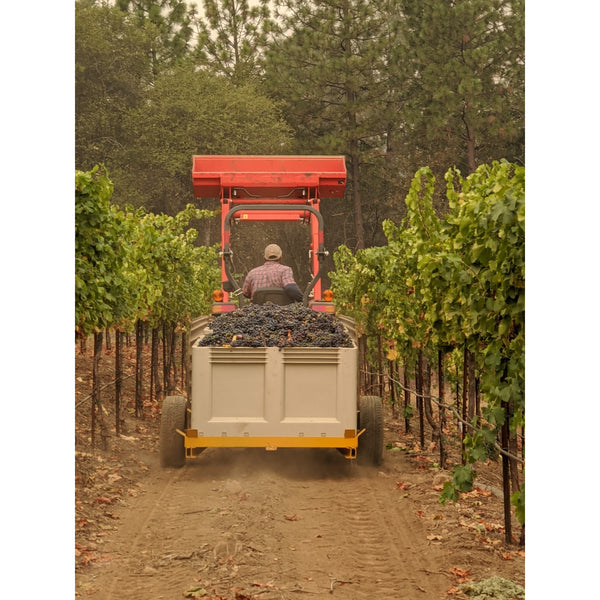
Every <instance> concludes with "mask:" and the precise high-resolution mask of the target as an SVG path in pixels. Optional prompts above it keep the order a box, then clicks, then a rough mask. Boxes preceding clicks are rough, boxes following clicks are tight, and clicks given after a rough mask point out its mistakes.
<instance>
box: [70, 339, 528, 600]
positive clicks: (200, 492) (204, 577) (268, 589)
mask: <svg viewBox="0 0 600 600" xmlns="http://www.w3.org/2000/svg"><path fill="white" fill-rule="evenodd" d="M88 346H89V345H88ZM126 354H127V367H126V369H125V376H126V377H127V379H125V382H124V396H125V399H124V405H125V406H124V407H122V428H121V433H120V435H119V436H117V435H116V434H115V427H114V420H115V419H114V411H113V406H112V405H113V397H114V387H113V386H111V385H110V382H111V381H112V379H114V375H113V373H114V368H113V362H114V361H113V357H112V353H111V352H110V351H105V352H104V355H103V357H102V359H101V361H100V368H101V373H102V383H103V384H108V385H107V386H106V387H105V389H104V390H103V391H102V402H103V405H104V407H105V408H104V410H103V418H104V421H105V424H106V433H107V434H108V437H107V438H106V442H107V447H106V448H104V447H103V443H102V438H101V436H100V435H99V425H98V424H97V425H96V430H97V431H96V434H97V435H96V437H97V438H100V439H97V440H95V444H92V443H91V437H90V433H91V419H90V416H91V415H90V412H91V406H90V401H89V399H88V396H89V394H90V393H91V367H92V358H91V348H88V351H87V352H84V353H82V352H80V349H79V347H78V348H77V349H76V352H75V355H76V356H75V359H76V369H75V371H76V445H75V450H76V452H75V473H76V477H75V520H76V522H75V533H76V540H75V541H76V547H75V594H76V597H78V598H91V599H94V600H121V599H127V600H138V599H139V600H157V599H166V600H171V599H173V600H175V599H179V598H185V597H188V598H203V599H205V600H209V599H211V600H217V599H218V600H276V599H277V600H282V599H287V600H291V599H297V598H316V599H319V598H329V597H333V598H337V599H338V600H353V599H356V600H358V599H363V598H365V599H366V598H369V599H373V598H377V599H382V600H387V599H407V600H412V599H423V600H429V599H432V600H433V599H440V598H458V599H466V598H468V596H467V595H465V591H463V590H462V589H461V588H460V587H459V586H460V585H461V584H464V583H465V582H479V581H482V580H487V579H488V578H491V577H493V576H499V577H502V578H503V579H506V580H510V581H512V582H514V583H516V584H518V585H520V586H523V587H524V585H525V582H524V571H525V565H524V563H525V552H524V548H523V547H522V546H519V545H518V544H517V543H514V544H510V545H507V544H506V543H505V535H504V526H503V507H502V498H501V493H500V490H499V487H500V463H498V462H491V463H489V464H487V465H484V466H483V467H482V468H481V469H480V470H479V476H478V479H477V486H478V487H476V488H475V489H474V490H473V491H472V492H469V493H467V494H463V495H462V496H461V499H460V501H459V503H456V504H452V503H448V504H446V505H442V504H440V503H439V501H438V500H439V496H440V491H441V488H442V485H443V483H444V481H447V480H448V479H450V475H449V472H448V471H443V470H441V469H439V468H438V467H437V462H436V461H437V460H438V456H437V453H436V452H437V451H436V448H434V447H433V446H430V447H428V448H425V449H421V448H419V447H418V444H417V443H416V440H415V437H414V436H413V435H409V434H406V433H405V432H404V423H403V420H400V419H397V418H394V417H393V415H392V411H391V409H389V408H388V409H387V412H386V422H385V443H386V450H384V460H383V463H382V464H381V465H380V466H379V467H363V466H359V465H357V464H356V462H355V461H352V460H348V459H346V458H344V456H342V454H340V453H338V452H337V451H335V450H331V451H329V450H303V449H289V450H288V449H280V450H277V451H276V452H269V451H266V450H262V449H207V450H205V451H204V452H203V453H202V454H200V455H199V456H197V457H195V458H193V459H191V460H188V461H187V462H186V465H185V466H184V467H183V468H181V469H164V468H161V467H160V464H159V453H158V429H159V422H160V402H153V401H150V400H146V401H145V403H144V418H143V419H140V418H136V417H135V416H134V411H133V403H134V400H133V398H134V387H133V386H134V383H133V377H131V376H130V375H131V374H132V373H133V372H134V370H133V364H134V362H133V361H134V359H135V349H134V348H133V347H129V348H127V349H126ZM146 354H148V352H146ZM146 395H147V390H146ZM416 426H417V425H416V424H415V425H414V427H415V428H416ZM429 439H430V438H429ZM456 460H457V453H456V451H454V454H453V455H451V459H450V461H451V462H449V464H453V462H452V461H456ZM513 534H514V536H515V537H516V538H518V536H519V535H520V526H519V525H518V524H517V523H516V522H514V524H513ZM515 542H516V540H515ZM478 598H481V596H479V597H478ZM506 600H508V598H506Z"/></svg>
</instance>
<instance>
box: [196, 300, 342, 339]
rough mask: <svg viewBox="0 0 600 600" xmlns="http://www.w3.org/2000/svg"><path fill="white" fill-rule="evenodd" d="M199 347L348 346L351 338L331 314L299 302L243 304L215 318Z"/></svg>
mask: <svg viewBox="0 0 600 600" xmlns="http://www.w3.org/2000/svg"><path fill="white" fill-rule="evenodd" d="M209 329H210V331H209V332H208V334H207V335H206V336H205V337H204V338H202V339H201V340H200V341H199V342H198V345H199V346H221V347H229V346H231V347H234V348H236V347H246V348H248V347H250V348H252V347H254V348H259V347H265V346H276V347H279V348H285V347H300V346H302V347H305V346H318V347H320V348H338V347H341V348H350V347H352V345H353V344H352V340H351V339H350V336H349V335H348V333H347V332H346V330H345V329H344V328H343V326H342V325H341V324H340V323H339V322H338V321H337V320H336V319H335V317H334V316H333V315H331V314H327V313H322V312H317V311H314V310H312V309H311V308H307V307H305V306H303V305H302V304H290V305H288V306H277V305H275V304H262V305H261V304H246V305H245V306H243V307H242V308H238V309H237V310H234V311H233V312H230V313H224V314H222V315H219V316H218V317H216V318H215V319H214V320H213V321H212V322H211V324H210V325H209Z"/></svg>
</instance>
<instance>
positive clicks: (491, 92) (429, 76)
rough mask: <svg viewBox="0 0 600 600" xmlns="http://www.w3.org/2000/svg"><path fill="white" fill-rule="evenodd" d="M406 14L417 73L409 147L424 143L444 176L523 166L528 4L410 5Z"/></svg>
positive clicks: (437, 1)
mask: <svg viewBox="0 0 600 600" xmlns="http://www.w3.org/2000/svg"><path fill="white" fill-rule="evenodd" d="M403 8H404V12H405V14H406V16H407V23H408V25H409V28H410V43H409V45H408V50H409V56H410V65H411V69H412V70H413V73H414V75H413V78H412V84H411V92H410V94H409V98H410V99H409V101H408V102H407V105H406V110H405V113H404V115H405V120H406V129H407V136H406V140H407V141H409V142H410V143H411V144H413V145H414V142H415V141H416V140H419V139H420V140H423V141H425V144H424V146H425V150H426V155H427V154H429V156H431V157H437V158H438V160H439V161H440V163H442V164H440V168H441V169H444V170H445V169H446V168H448V167H449V166H453V165H456V166H459V167H460V168H461V170H463V171H464V172H467V173H472V172H473V171H475V169H476V167H477V166H478V165H479V164H481V163H482V162H489V161H491V160H494V159H499V158H507V159H509V160H512V161H514V160H518V159H520V160H522V158H523V136H524V106H523V103H524V18H523V11H524V6H523V0H454V1H452V2H448V1H447V0H422V1H421V2H418V3H417V2H411V1H410V0H406V1H405V2H403ZM430 166H432V167H433V166H434V165H430Z"/></svg>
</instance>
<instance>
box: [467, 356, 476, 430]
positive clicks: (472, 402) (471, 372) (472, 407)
mask: <svg viewBox="0 0 600 600" xmlns="http://www.w3.org/2000/svg"><path fill="white" fill-rule="evenodd" d="M466 358H467V377H468V382H469V383H468V402H467V416H468V421H469V423H471V422H472V420H473V417H474V416H475V414H476V407H477V388H476V383H475V355H474V354H473V353H472V352H470V351H469V350H467V355H466Z"/></svg>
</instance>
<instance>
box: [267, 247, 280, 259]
mask: <svg viewBox="0 0 600 600" xmlns="http://www.w3.org/2000/svg"><path fill="white" fill-rule="evenodd" d="M280 258H281V248H280V247H279V246H278V245H277V244H269V245H268V246H267V247H266V248H265V260H279V259H280Z"/></svg>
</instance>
